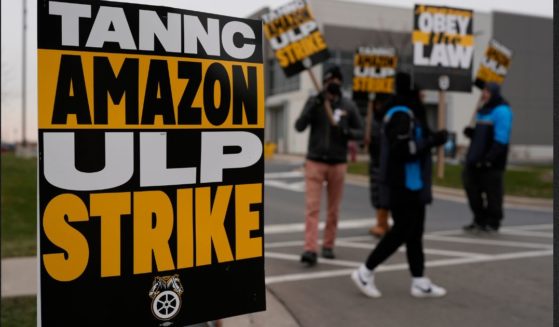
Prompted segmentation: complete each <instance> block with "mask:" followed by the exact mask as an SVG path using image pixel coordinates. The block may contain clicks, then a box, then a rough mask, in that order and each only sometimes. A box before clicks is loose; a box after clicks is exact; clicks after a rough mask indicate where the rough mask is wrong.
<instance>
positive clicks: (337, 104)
mask: <svg viewBox="0 0 559 327" xmlns="http://www.w3.org/2000/svg"><path fill="white" fill-rule="evenodd" d="M342 78H343V77H342V73H341V72H340V69H339V67H337V66H336V67H332V68H331V69H329V70H327V71H326V73H325V74H324V78H323V90H322V91H321V92H320V93H319V94H318V95H316V96H311V97H310V98H309V99H308V100H307V102H306V104H305V107H304V108H303V111H302V112H301V115H300V116H299V118H298V119H297V121H296V122H295V129H296V130H297V131H298V132H302V131H304V130H305V129H306V128H307V127H308V126H310V136H309V145H308V152H307V160H306V162H305V185H306V209H305V219H306V225H305V246H304V252H303V254H302V255H301V262H303V263H305V264H307V265H308V266H314V265H315V264H316V263H317V242H318V220H319V209H320V198H321V193H322V185H323V183H324V182H326V183H327V192H328V214H327V220H326V228H325V230H324V240H323V243H322V244H323V246H322V256H323V257H324V258H327V259H333V258H334V257H335V256H334V242H335V239H336V232H337V224H338V215H339V209H340V202H341V199H342V193H343V187H344V178H345V173H346V168H347V143H348V140H356V139H361V138H362V137H363V123H362V121H361V117H360V115H359V112H358V109H357V107H356V106H355V104H354V103H353V101H351V100H350V99H348V98H346V97H344V96H342V91H341V83H342ZM329 112H331V113H332V115H330V114H329Z"/></svg>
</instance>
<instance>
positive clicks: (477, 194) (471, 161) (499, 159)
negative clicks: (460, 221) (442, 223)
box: [462, 83, 513, 232]
mask: <svg viewBox="0 0 559 327" xmlns="http://www.w3.org/2000/svg"><path fill="white" fill-rule="evenodd" d="M481 101H482V102H483V105H482V106H481V108H480V109H479V110H478V111H477V113H476V124H475V127H473V128H472V127H466V128H465V129H464V134H465V135H466V137H468V138H470V139H471V142H470V147H469V148H468V153H467V155H466V164H465V167H464V170H463V172H462V182H463V184H464V188H465V190H466V194H467V196H468V202H469V204H470V208H471V210H472V212H473V214H474V219H473V221H472V223H471V224H469V225H466V226H464V230H465V231H467V232H479V231H484V232H496V231H498V230H499V227H500V226H501V221H502V219H503V192H504V191H503V189H504V187H503V174H504V171H505V167H506V164H507V155H508V150H509V138H510V131H511V126H512V118H513V115H512V111H511V108H510V106H509V104H508V102H507V101H506V100H505V99H504V98H503V97H502V95H501V89H500V87H499V85H498V84H495V83H486V85H485V87H484V89H483V90H482V95H481ZM484 197H485V201H484Z"/></svg>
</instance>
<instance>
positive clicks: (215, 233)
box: [196, 185, 233, 266]
mask: <svg viewBox="0 0 559 327" xmlns="http://www.w3.org/2000/svg"><path fill="white" fill-rule="evenodd" d="M232 189H233V186H231V185H227V186H219V187H218V188H217V191H216V193H215V198H214V201H213V202H214V204H213V208H212V206H211V202H212V201H211V190H210V187H201V188H197V189H196V265H197V266H203V265H209V264H211V263H212V243H213V245H214V248H215V254H216V256H217V261H218V262H227V261H232V260H233V253H232V252H231V247H230V245H229V240H228V238H227V233H226V232H225V227H224V225H223V223H224V221H225V215H226V213H227V207H228V204H229V199H230V197H231V191H232Z"/></svg>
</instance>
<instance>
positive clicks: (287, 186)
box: [264, 179, 305, 193]
mask: <svg viewBox="0 0 559 327" xmlns="http://www.w3.org/2000/svg"><path fill="white" fill-rule="evenodd" d="M264 185H265V186H272V187H275V188H279V189H282V190H288V191H293V192H298V193H302V192H305V182H295V183H287V182H284V181H278V180H273V179H270V180H268V179H266V180H265V181H264Z"/></svg>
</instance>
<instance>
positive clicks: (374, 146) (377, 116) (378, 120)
mask: <svg viewBox="0 0 559 327" xmlns="http://www.w3.org/2000/svg"><path fill="white" fill-rule="evenodd" d="M389 99H390V95H389V94H377V95H376V97H375V99H374V100H373V103H372V106H371V107H370V108H368V111H367V125H366V126H365V137H364V139H363V143H364V144H365V146H367V147H368V150H369V195H370V201H371V205H372V206H373V208H375V211H376V225H375V226H373V227H371V228H370V229H369V234H371V235H373V236H376V237H378V238H380V237H382V236H384V234H386V232H387V231H388V230H389V229H390V226H389V225H388V216H389V214H390V211H389V210H388V207H387V206H383V205H382V204H381V203H380V198H381V192H384V191H385V190H384V188H383V187H382V186H381V185H380V183H379V180H380V145H381V128H382V118H383V117H384V113H385V111H386V110H385V105H386V102H387V101H388V100H389Z"/></svg>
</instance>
